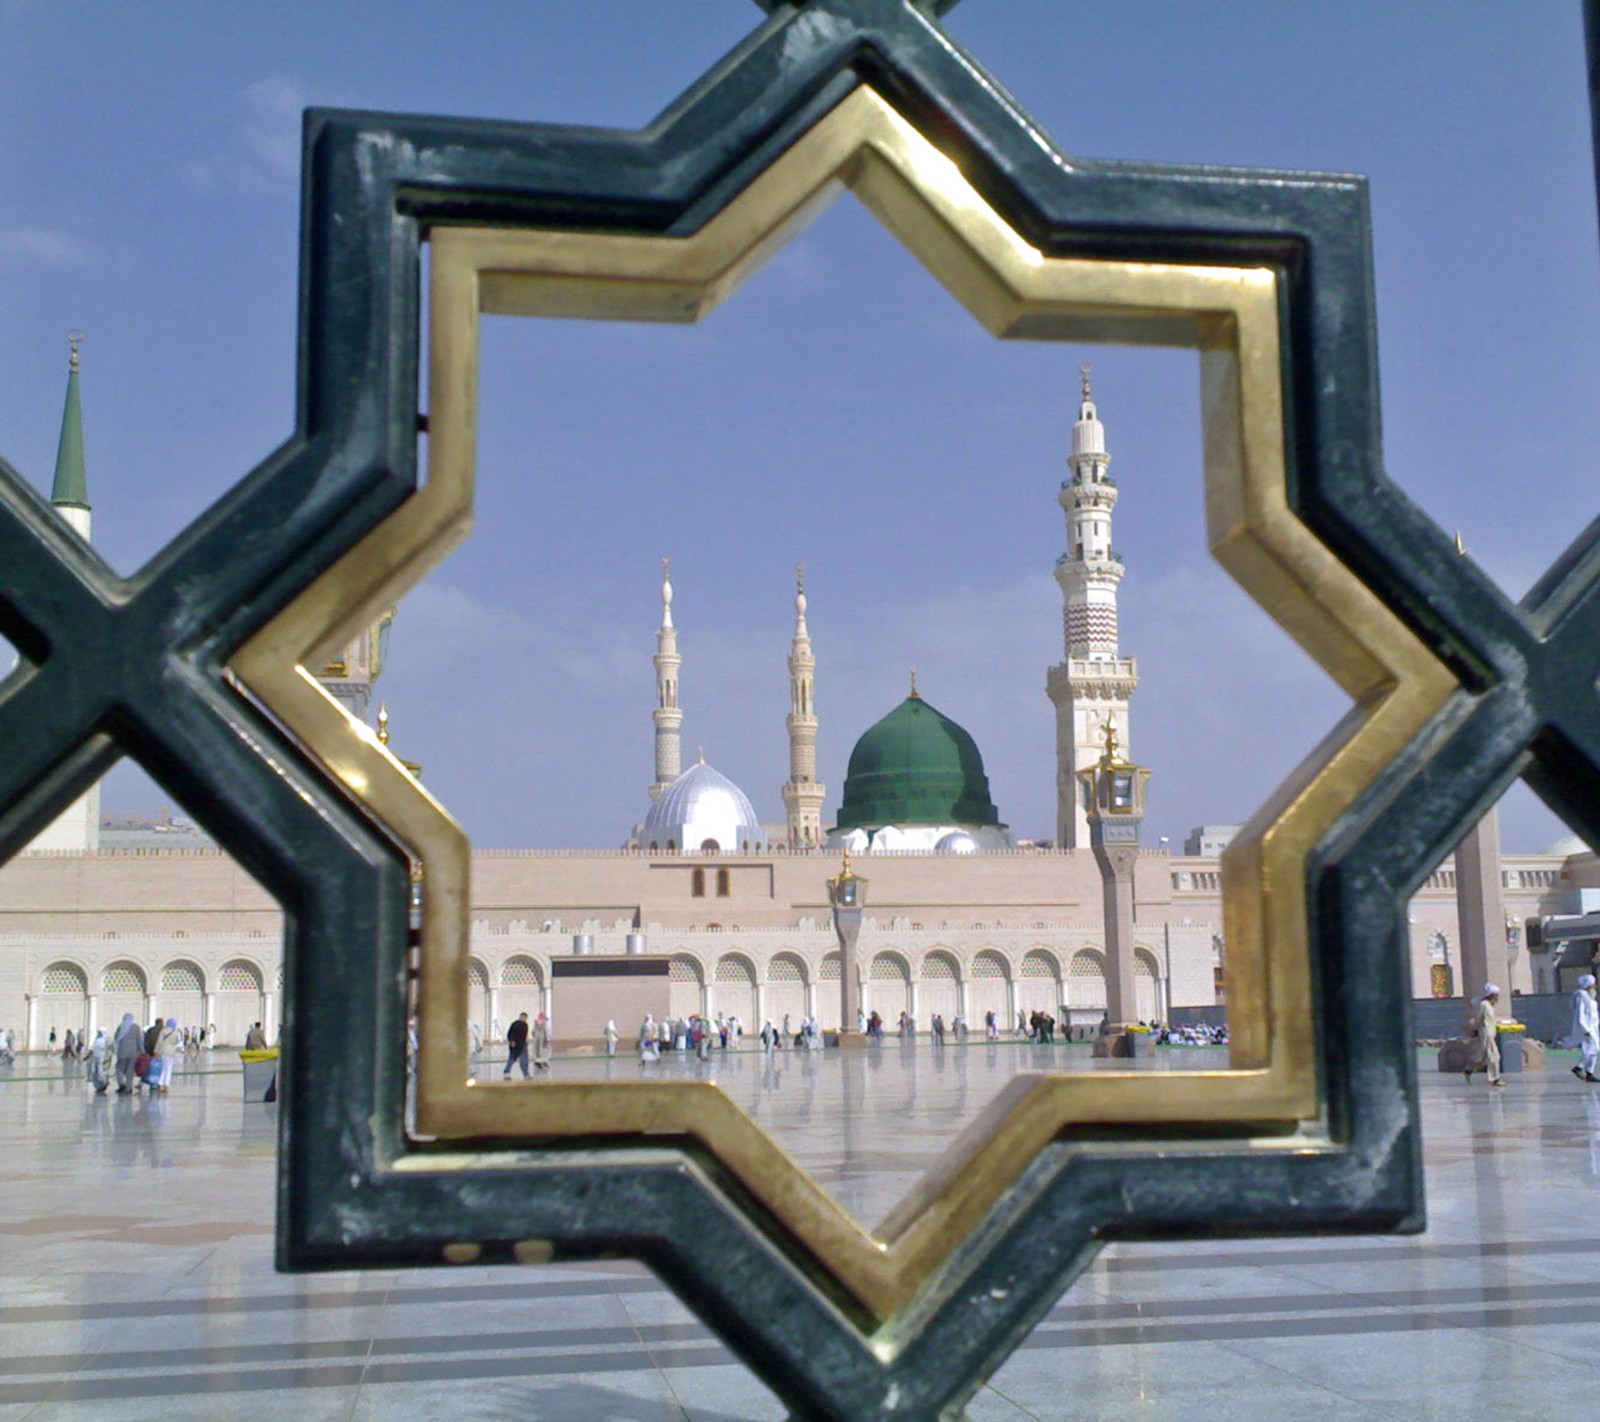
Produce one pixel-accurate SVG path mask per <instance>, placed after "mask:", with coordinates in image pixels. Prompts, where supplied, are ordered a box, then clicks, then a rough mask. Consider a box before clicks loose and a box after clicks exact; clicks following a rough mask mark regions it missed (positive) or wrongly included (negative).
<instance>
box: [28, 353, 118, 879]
mask: <svg viewBox="0 0 1600 1422" xmlns="http://www.w3.org/2000/svg"><path fill="white" fill-rule="evenodd" d="M67 341H68V343H69V344H70V346H71V348H72V354H71V356H70V357H69V359H68V362H67V403H66V407H65V408H64V409H63V410H62V412H61V442H60V443H59V444H58V445H57V446H56V477H55V481H54V482H53V483H52V484H51V486H50V502H51V503H52V504H54V505H55V509H56V512H57V513H59V514H60V515H61V517H62V518H63V519H64V520H65V521H66V523H67V525H68V526H69V527H70V528H71V529H72V530H73V531H74V532H75V533H76V534H77V535H78V536H79V537H80V538H82V539H83V541H84V542H85V543H87V542H88V541H89V474H88V470H87V468H86V466H85V462H84V457H83V401H82V397H81V396H80V395H79V393H78V347H79V346H81V345H82V344H83V333H82V332H81V331H70V332H68V333H67ZM28 848H29V849H30V850H32V851H48V852H51V853H55V854H93V853H95V852H96V851H97V850H98V849H99V848H100V786H99V784H98V783H96V784H95V785H93V786H91V787H90V788H89V790H88V791H87V792H86V793H85V794H84V795H82V796H80V797H79V798H78V799H77V800H75V801H73V803H72V804H71V805H69V806H68V807H67V808H66V809H65V810H63V811H62V812H61V814H60V815H59V816H58V817H57V818H56V820H55V821H54V823H52V824H51V825H49V826H48V827H47V828H46V829H45V831H44V833H43V834H41V835H40V836H39V837H38V838H37V839H36V840H34V842H33V843H32V844H30V845H29V846H28Z"/></svg>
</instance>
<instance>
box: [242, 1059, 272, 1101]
mask: <svg viewBox="0 0 1600 1422" xmlns="http://www.w3.org/2000/svg"><path fill="white" fill-rule="evenodd" d="M239 1060H240V1061H242V1062H243V1063H244V1099H245V1100H246V1101H276V1100H277V1099H278V1049H277V1048H276V1047H262V1048H253V1049H251V1050H248V1051H243V1052H240V1053H239Z"/></svg>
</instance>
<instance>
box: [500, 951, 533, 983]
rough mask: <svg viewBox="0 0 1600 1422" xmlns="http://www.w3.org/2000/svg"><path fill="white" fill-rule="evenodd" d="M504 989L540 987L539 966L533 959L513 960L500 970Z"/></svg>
mask: <svg viewBox="0 0 1600 1422" xmlns="http://www.w3.org/2000/svg"><path fill="white" fill-rule="evenodd" d="M500 985H501V986H502V987H538V986H539V985H540V978H539V965H538V964H537V963H535V962H534V961H533V960H532V959H531V958H513V959H511V960H510V961H509V962H508V963H507V964H506V965H505V967H504V968H502V969H501V970H500Z"/></svg>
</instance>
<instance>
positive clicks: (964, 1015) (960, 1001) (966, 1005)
mask: <svg viewBox="0 0 1600 1422" xmlns="http://www.w3.org/2000/svg"><path fill="white" fill-rule="evenodd" d="M956 1011H957V1013H959V1014H960V1017H961V1020H962V1021H963V1022H965V1023H966V1024H967V1026H968V1027H971V1026H972V998H971V996H970V991H969V987H968V984H967V980H966V979H965V978H962V979H961V981H960V982H958V983H957V984H956Z"/></svg>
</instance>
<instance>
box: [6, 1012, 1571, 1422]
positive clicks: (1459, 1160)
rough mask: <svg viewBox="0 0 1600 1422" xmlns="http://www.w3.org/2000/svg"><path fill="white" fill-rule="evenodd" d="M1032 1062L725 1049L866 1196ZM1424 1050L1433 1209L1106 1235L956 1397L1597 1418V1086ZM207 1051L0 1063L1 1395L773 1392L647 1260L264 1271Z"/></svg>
mask: <svg viewBox="0 0 1600 1422" xmlns="http://www.w3.org/2000/svg"><path fill="white" fill-rule="evenodd" d="M1026 1055H1027V1054H1026V1053H1023V1054H1019V1053H1018V1052H1017V1051H1015V1050H1012V1051H1009V1052H1007V1051H1003V1050H1002V1051H991V1050H989V1049H987V1048H983V1047H979V1048H968V1049H964V1050H957V1049H946V1050H945V1051H944V1052H943V1053H940V1054H938V1055H936V1054H935V1053H934V1051H933V1049H932V1048H931V1046H928V1045H926V1044H924V1045H923V1046H921V1047H918V1048H915V1049H904V1050H902V1049H900V1048H898V1047H891V1048H890V1049H889V1050H887V1051H885V1052H883V1053H881V1054H880V1055H878V1056H877V1057H875V1058H872V1059H866V1058H860V1057H858V1058H857V1059H856V1060H854V1061H851V1060H849V1059H848V1058H846V1059H843V1060H841V1059H840V1058H838V1057H836V1056H834V1055H833V1054H831V1053H829V1054H822V1055H820V1056H814V1057H808V1056H805V1055H802V1054H795V1053H790V1054H788V1055H787V1056H786V1057H784V1058H782V1059H780V1060H778V1061H776V1062H765V1061H763V1060H762V1058H761V1057H760V1055H759V1054H756V1053H752V1054H745V1055H740V1056H733V1057H729V1058H724V1059H720V1060H718V1061H716V1062H715V1063H714V1068H713V1073H712V1074H713V1075H714V1076H715V1079H717V1080H718V1081H719V1082H720V1083H722V1084H723V1085H724V1086H725V1087H726V1088H727V1089H728V1090H729V1091H730V1093H731V1094H732V1095H733V1096H734V1098H735V1099H736V1100H738V1101H739V1102H740V1104H741V1105H743V1106H744V1107H745V1109H747V1110H748V1111H750V1112H751V1114H752V1115H754V1116H756V1117H757V1118H758V1119H760V1120H761V1121H762V1122H763V1124H765V1125H766V1126H768V1127H769V1128H770V1129H771V1130H773V1131H774V1133H775V1134H777V1135H778V1137H779V1139H780V1140H781V1141H782V1142H783V1144H784V1145H785V1146H786V1148H787V1149H789V1150H790V1151H791V1152H792V1153H793V1154H794V1155H796V1156H797V1157H798V1158H799V1159H800V1160H801V1162H802V1163H803V1164H805V1165H806V1166H807V1167H808V1168H809V1169H812V1170H814V1171H815V1172H816V1174H817V1175H818V1178H819V1179H821V1180H822V1181H823V1182H824V1184H825V1185H827V1186H828V1188H830V1189H833V1190H834V1191H835V1192H836V1193H837V1194H838V1195H839V1197H840V1198H841V1200H843V1201H845V1202H846V1203H847V1204H848V1205H849V1207H850V1208H852V1209H854V1210H856V1211H857V1212H858V1213H860V1214H861V1215H862V1216H863V1217H864V1218H870V1219H876V1218H879V1217H881V1216H882V1215H883V1214H884V1213H885V1212H886V1211H887V1210H888V1209H889V1208H891V1207H892V1205H893V1204H894V1202H895V1200H896V1199H897V1198H898V1195H899V1194H900V1192H901V1191H902V1190H904V1189H905V1188H906V1186H907V1185H908V1184H909V1182H910V1181H911V1180H913V1179H914V1178H915V1177H916V1175H917V1173H918V1172H919V1171H921V1170H923V1169H925V1168H926V1166H927V1165H928V1164H929V1163H931V1162H932V1161H933V1160H934V1159H935V1158H937V1156H938V1154H939V1152H940V1151H942V1150H943V1149H944V1147H945V1145H946V1144H947V1143H948V1141H949V1140H950V1138H951V1136H952V1134H953V1133H954V1132H955V1131H956V1130H958V1129H959V1128H960V1126H961V1124H962V1123H963V1122H964V1121H965V1120H967V1119H970V1117H971V1116H972V1115H973V1114H974V1113H975V1112H976V1111H977V1110H979V1109H981V1107H982V1105H983V1104H984V1103H985V1102H986V1101H987V1100H988V1099H990V1097H991V1096H992V1094H993V1091H994V1090H995V1089H996V1088H997V1086H998V1085H999V1083H1001V1082H1002V1081H1003V1080H1005V1079H1006V1078H1007V1076H1008V1075H1009V1073H1010V1072H1011V1071H1013V1070H1015V1069H1016V1067H1017V1066H1018V1065H1019V1064H1024V1065H1038V1064H1039V1063H1035V1062H1033V1061H1032V1060H1031V1059H1029V1060H1027V1061H1024V1057H1026ZM1057 1055H1058V1056H1060V1057H1061V1061H1060V1062H1057V1063H1055V1064H1056V1065H1066V1066H1069V1067H1070V1068H1071V1069H1073V1070H1079V1069H1082V1070H1089V1069H1092V1068H1090V1067H1089V1066H1088V1064H1087V1063H1086V1061H1084V1060H1082V1054H1081V1053H1080V1054H1078V1055H1076V1056H1075V1055H1074V1054H1072V1053H1067V1052H1062V1053H1058V1054H1057ZM1419 1060H1420V1061H1421V1062H1422V1066H1423V1071H1422V1076H1421V1083H1422V1103H1423V1125H1424V1134H1425V1156H1426V1162H1427V1167H1428V1175H1427V1187H1428V1196H1429V1200H1428V1204H1429V1218H1430V1228H1429V1232H1428V1233H1427V1234H1425V1235H1422V1236H1419V1237H1410V1238H1351V1237H1342V1238H1330V1239H1304V1238H1296V1239H1273V1240H1262V1241H1248V1240H1247V1241H1239V1240H1233V1241H1201V1242H1195V1243H1173V1242H1163V1243H1159V1244H1147V1245H1141V1244H1136V1243H1119V1244H1117V1245H1114V1246H1111V1247H1109V1248H1108V1249H1106V1250H1105V1251H1104V1252H1103V1253H1102V1254H1101V1255H1100V1257H1099V1258H1098V1259H1097V1260H1096V1261H1095V1263H1094V1264H1093V1266H1092V1267H1091V1268H1090V1269H1089V1270H1088V1271H1087V1272H1086V1273H1085V1275H1084V1276H1083V1277H1082V1278H1081V1279H1080V1280H1079V1281H1078V1282H1077V1283H1076V1284H1075V1285H1074V1286H1073V1287H1072V1288H1071V1289H1070V1290H1068V1292H1067V1293H1066V1294H1065V1295H1064V1296H1063V1298H1062V1299H1061V1300H1060V1301H1059V1303H1058V1305H1057V1306H1056V1307H1055V1308H1054V1309H1053V1310H1052V1311H1051V1312H1050V1313H1049V1314H1048V1315H1047V1316H1046V1318H1045V1319H1044V1321H1043V1322H1042V1323H1041V1324H1040V1326H1039V1327H1038V1328H1037V1329H1036V1330H1035V1331H1034V1333H1033V1334H1032V1335H1031V1336H1030V1337H1029V1338H1028V1339H1027V1340H1026V1341H1025V1343H1024V1345H1023V1346H1022V1347H1021V1348H1020V1349H1019V1350H1018V1351H1017V1353H1016V1354H1014V1355H1013V1357H1012V1358H1011V1359H1010V1360H1009V1361H1008V1362H1007V1363H1006V1364H1005V1365H1004V1366H1003V1367H1002V1368H1001V1369H1000V1371H999V1372H998V1373H997V1374H996V1376H995V1377H994V1379H993V1381H992V1383H991V1384H990V1385H989V1386H988V1387H985V1388H984V1389H982V1390H981V1391H980V1392H979V1393H978V1394H977V1395H976V1396H975V1397H974V1399H973V1400H972V1403H971V1405H970V1407H969V1409H968V1411H969V1417H970V1420H971V1422H1021V1419H1034V1422H1078V1419H1083V1420H1084V1422H1087V1419H1091V1418H1092V1419H1103V1418H1106V1417H1117V1418H1142V1417H1150V1418H1157V1417H1161V1418H1168V1417H1171V1416H1174V1415H1178V1414H1183V1415H1189V1414H1192V1413H1196V1412H1204V1411H1212V1412H1217V1413H1220V1414H1222V1415H1223V1416H1224V1417H1225V1419H1226V1422H1269V1419H1270V1422H1293V1419H1296V1418H1311V1417H1317V1418H1323V1417H1327V1416H1337V1417H1339V1418H1340V1419H1342V1422H1401V1420H1402V1419H1403V1420H1404V1422H1415V1419H1427V1418H1441V1419H1442V1418H1446V1417H1449V1418H1452V1419H1453V1418H1455V1417H1457V1416H1459V1415H1460V1414H1462V1413H1464V1412H1467V1411H1472V1410H1486V1411H1490V1412H1492V1413H1493V1414H1494V1415H1496V1416H1499V1417H1506V1418H1513V1419H1515V1418H1521V1417H1527V1418H1543V1417H1545V1416H1549V1415H1553V1414H1555V1413H1557V1412H1559V1411H1564V1410H1569V1409H1570V1410H1572V1411H1573V1412H1574V1413H1577V1414H1579V1415H1587V1413H1589V1412H1590V1411H1592V1410H1593V1406H1594V1402H1593V1399H1594V1398H1596V1397H1597V1396H1600V1287H1597V1281H1600V1092H1597V1091H1594V1090H1590V1089H1587V1088H1584V1087H1582V1086H1580V1085H1579V1084H1578V1083H1576V1082H1574V1081H1573V1080H1572V1078H1571V1076H1570V1074H1568V1072H1567V1071H1566V1065H1567V1061H1566V1059H1565V1058H1563V1057H1562V1056H1561V1055H1559V1054H1556V1055H1553V1056H1552V1058H1551V1064H1550V1067H1549V1069H1548V1070H1546V1071H1544V1072H1540V1073H1529V1074H1527V1075H1525V1076H1523V1077H1520V1078H1518V1079H1516V1080H1515V1081H1514V1082H1513V1084H1512V1085H1511V1086H1510V1087H1509V1088H1508V1089H1507V1090H1506V1091H1504V1092H1502V1093H1500V1094H1498V1095H1491V1094H1490V1093H1489V1092H1488V1090H1487V1089H1486V1088H1485V1087H1484V1086H1483V1085H1482V1083H1473V1084H1472V1085H1470V1086H1469V1085H1468V1084H1467V1083H1465V1082H1463V1081H1462V1080H1461V1079H1460V1078H1459V1077H1449V1076H1443V1075H1440V1074H1438V1073H1436V1072H1431V1071H1429V1070H1428V1069H1427V1068H1428V1065H1429V1063H1428V1061H1427V1059H1426V1054H1423V1055H1422V1056H1421V1057H1420V1058H1419ZM205 1065H206V1066H207V1070H204V1071H194V1072H191V1073H188V1074H186V1075H184V1076H182V1077H180V1078H179V1080H178V1083H177V1085H176V1086H175V1088H174V1090H173V1092H172V1094H171V1095H170V1096H168V1097H165V1098H161V1099H158V1100H156V1101H145V1100H133V1099H129V1098H112V1099H110V1100H105V1099H99V1100H96V1099H93V1098H91V1097H89V1096H88V1095H87V1093H86V1092H85V1090H84V1088H83V1087H82V1085H81V1083H79V1082H78V1081H76V1080H75V1079H69V1078H64V1077H62V1076H61V1074H60V1073H59V1072H52V1071H50V1070H49V1069H48V1068H44V1069H41V1067H40V1064H37V1063H29V1064H26V1065H25V1066H24V1067H23V1068H21V1069H19V1070H17V1071H15V1072H13V1073H12V1074H10V1075H7V1074H6V1073H5V1072H3V1071H0V1187H3V1195H0V1198H3V1199H4V1202H5V1203H4V1206H3V1208H0V1298H3V1300H4V1304H3V1307H0V1331H3V1346H0V1422H12V1419H22V1418H27V1419H29V1422H80V1419H81V1422H88V1419H90V1418H91V1417H93V1418H100V1417H104V1416H107V1415H115V1416H116V1417H117V1419H118V1422H141V1419H145V1418H151V1419H154V1418H160V1419H161V1422H175V1419H186V1418H190V1417H194V1418H205V1419H208V1422H219V1420H220V1422H228V1419H232V1418H241V1419H243V1418H249V1417H253V1416H255V1415H257V1414H260V1413H264V1412H266V1411H268V1410H273V1411H277V1410H282V1409H285V1408H292V1410H293V1412H294V1415H295V1416H296V1417H297V1419H299V1422H380V1419H395V1422H401V1419H405V1422H410V1419H414V1418H423V1417H431V1416H443V1415H451V1416H456V1415H460V1416H463V1417H469V1416H470V1417H472V1418H475V1419H477V1418H489V1419H495V1418H506V1419H511V1418H515V1419H517V1422H543V1419H550V1420H551V1422H668V1420H669V1419H670V1422H686V1419H693V1422H779V1419H781V1418H782V1417H783V1416H784V1410H783V1408H782V1406H781V1404H779V1403H778V1401H777V1400H776V1398H774V1397H773V1395H772V1394H771V1393H770V1392H769V1391H768V1390H767V1388H766V1387H765V1386H764V1385H763V1384H762V1383H761V1382H760V1380H759V1379H757V1378H756V1377H754V1376H753V1375H752V1374H751V1373H750V1372H749V1371H748V1370H746V1369H745V1368H744V1367H743V1366H742V1365H741V1364H739V1363H738V1362H737V1361H736V1360H735V1359H734V1358H733V1357H732V1355H731V1354H730V1353H729V1352H728V1351H727V1350H726V1349H725V1348H724V1347H723V1346H722V1345H721V1344H720V1343H719V1342H718V1341H717V1339H716V1337H715V1336H714V1335H713V1334H712V1333H711V1332H710V1330H708V1329H707V1328H705V1327H704V1326H703V1325H702V1324H700V1323H699V1322H698V1321H697V1320H696V1319H695V1317H694V1315H693V1314H692V1313H690V1312H689V1310H688V1309H687V1308H685V1306H684V1305H683V1304H682V1303H680V1302H679V1301H678V1300H677V1299H676V1298H675V1297H674V1296H673V1295H672V1293H671V1292H670V1291H669V1290H667V1289H666V1288H665V1287H664V1286H663V1285H662V1284H661V1282H660V1281H659V1280H657V1279H656V1278H655V1277H654V1276H653V1275H651V1274H650V1273H649V1272H648V1271H647V1270H645V1269H644V1268H643V1267H642V1266H640V1265H638V1264H636V1263H633V1262H631V1261H627V1260H607V1261H597V1262H595V1263H592V1264H564V1265H559V1266H547V1267H544V1268H505V1267H502V1268H495V1269H459V1270H437V1269H435V1270H424V1269H399V1270H374V1271H370V1272H349V1273H340V1274H326V1275H315V1276H296V1277H286V1276H282V1275H278V1274H276V1273H274V1272H273V1268H272V1242H271V1234H270V1229H271V1220H272V1215H273V1188H274V1180H273V1172H274V1168H275V1159H276V1115H275V1108H273V1107H269V1106H263V1105H246V1104H245V1103H243V1102H242V1101H241V1100H240V1099H239V1098H240V1089H239V1078H238V1075H237V1073H236V1072H230V1071H229V1070H227V1069H226V1066H225V1064H218V1063H207V1064H205ZM557 1070H558V1072H559V1071H563V1070H565V1071H568V1072H570V1074H572V1075H574V1076H577V1075H585V1074H603V1073H604V1072H605V1071H607V1070H609V1071H611V1072H612V1073H613V1074H615V1075H618V1076H619V1077H620V1078H622V1079H633V1078H636V1077H637V1075H638V1072H639V1068H638V1066H637V1064H636V1063H633V1062H631V1061H628V1062H622V1061H619V1062H618V1063H616V1064H614V1065H612V1066H610V1067H609V1068H608V1067H607V1066H606V1064H605V1063H603V1062H599V1063H596V1062H593V1061H591V1062H588V1063H583V1064H575V1063H574V1064H562V1063H558V1066H557ZM694 1070H696V1069H695V1068H693V1067H692V1066H688V1065H686V1064H683V1063H673V1064H672V1065H671V1066H669V1067H668V1068H666V1069H665V1071H667V1072H672V1073H692V1072H693V1071H694ZM530 1089H536V1088H530Z"/></svg>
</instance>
